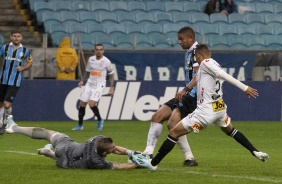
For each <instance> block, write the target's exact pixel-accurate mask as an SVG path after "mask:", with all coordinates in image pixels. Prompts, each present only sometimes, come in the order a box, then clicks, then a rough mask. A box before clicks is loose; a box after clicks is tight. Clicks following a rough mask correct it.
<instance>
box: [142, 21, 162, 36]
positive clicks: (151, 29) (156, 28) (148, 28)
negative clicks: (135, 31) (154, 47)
mask: <svg viewBox="0 0 282 184" xmlns="http://www.w3.org/2000/svg"><path fill="white" fill-rule="evenodd" d="M144 31H145V34H148V35H159V34H163V27H162V25H160V24H146V25H144Z"/></svg>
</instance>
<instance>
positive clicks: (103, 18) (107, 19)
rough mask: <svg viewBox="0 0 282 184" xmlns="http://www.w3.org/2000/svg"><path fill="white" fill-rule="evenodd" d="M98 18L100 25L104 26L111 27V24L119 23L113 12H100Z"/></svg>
mask: <svg viewBox="0 0 282 184" xmlns="http://www.w3.org/2000/svg"><path fill="white" fill-rule="evenodd" d="M98 17H99V21H100V23H101V24H103V25H111V24H115V23H118V21H117V15H116V14H115V13H113V12H108V13H103V12H100V13H99V14H98Z"/></svg>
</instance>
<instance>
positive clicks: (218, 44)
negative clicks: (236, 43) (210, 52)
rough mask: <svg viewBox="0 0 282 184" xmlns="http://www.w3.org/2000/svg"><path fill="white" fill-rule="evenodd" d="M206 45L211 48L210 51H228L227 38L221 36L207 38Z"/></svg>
mask: <svg viewBox="0 0 282 184" xmlns="http://www.w3.org/2000/svg"><path fill="white" fill-rule="evenodd" d="M207 42H208V43H207V44H208V45H209V46H210V47H211V49H220V50H225V49H229V45H228V39H227V36H222V35H212V36H208V38H207Z"/></svg>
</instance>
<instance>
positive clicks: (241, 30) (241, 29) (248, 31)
mask: <svg viewBox="0 0 282 184" xmlns="http://www.w3.org/2000/svg"><path fill="white" fill-rule="evenodd" d="M237 33H238V35H255V34H256V26H255V25H253V26H251V25H243V26H238V27H237Z"/></svg>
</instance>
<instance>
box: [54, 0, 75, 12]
mask: <svg viewBox="0 0 282 184" xmlns="http://www.w3.org/2000/svg"><path fill="white" fill-rule="evenodd" d="M52 3H53V7H54V9H53V10H54V11H55V12H60V13H61V12H65V11H72V7H71V3H70V2H66V1H52Z"/></svg>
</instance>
